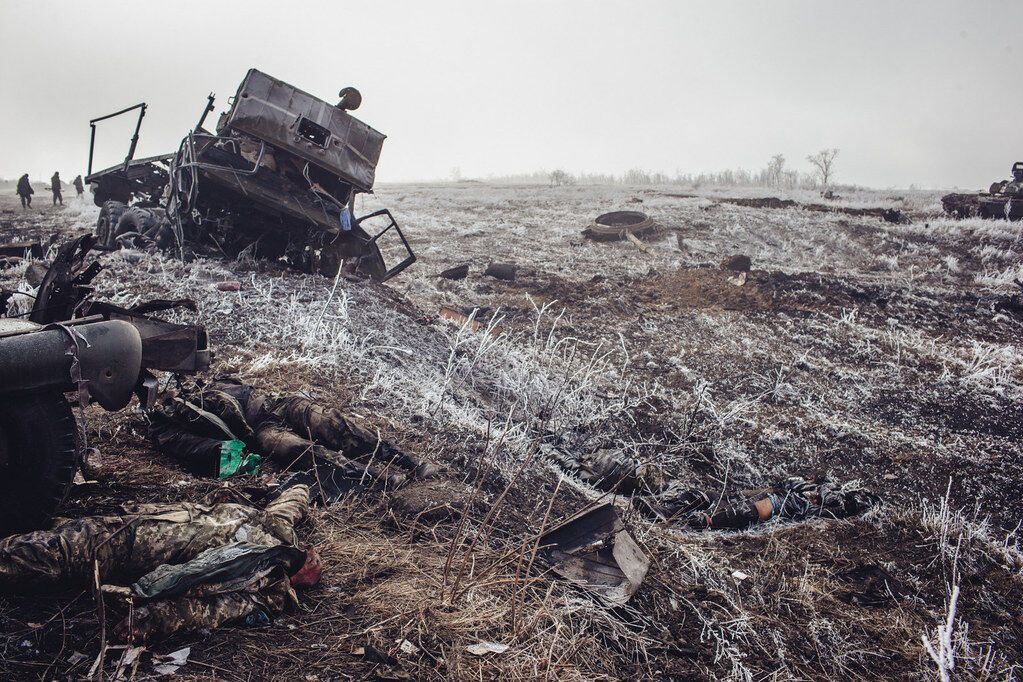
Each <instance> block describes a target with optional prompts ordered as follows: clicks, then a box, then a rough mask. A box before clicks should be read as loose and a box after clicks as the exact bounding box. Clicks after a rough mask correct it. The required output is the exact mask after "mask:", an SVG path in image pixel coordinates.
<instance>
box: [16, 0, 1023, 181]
mask: <svg viewBox="0 0 1023 682" xmlns="http://www.w3.org/2000/svg"><path fill="white" fill-rule="evenodd" d="M0 12H2V17H3V21H2V22H0V26H2V27H0V55H2V57H3V60H4V63H5V65H7V68H6V69H5V76H4V79H5V83H6V88H5V89H6V91H7V92H8V93H9V94H8V98H9V99H8V102H9V106H8V107H5V108H4V111H3V113H2V118H0V150H2V151H3V153H2V155H0V177H3V178H6V179H16V178H17V177H19V176H20V175H21V174H22V173H25V172H28V173H29V174H30V177H31V178H32V180H33V182H48V180H49V177H50V175H52V173H53V171H54V170H59V171H60V173H61V178H62V179H63V180H64V181H65V182H68V181H70V180H71V179H73V178H74V176H75V175H77V174H78V173H81V174H83V175H84V174H85V170H86V163H87V158H88V143H89V125H88V121H89V119H91V118H94V117H98V116H102V115H104V114H107V113H110V112H113V111H116V110H118V109H121V108H124V107H127V106H130V105H133V104H136V103H138V102H142V101H145V102H146V103H147V104H148V112H147V114H146V117H145V120H144V122H143V124H142V130H141V136H140V142H139V146H138V150H137V153H136V158H140V157H144V156H150V155H154V154H160V153H166V152H170V151H173V150H174V149H176V148H177V145H178V143H179V142H180V140H181V138H182V136H183V135H184V134H185V133H186V132H187V131H188V130H189V129H191V128H192V127H193V126H194V125H195V122H196V120H197V119H198V116H199V114H200V113H201V111H202V108H203V105H204V104H205V101H206V99H205V98H206V95H207V94H208V93H209V92H211V91H212V92H215V93H216V95H217V102H216V106H217V109H216V112H215V113H214V114H211V118H210V119H209V122H208V124H207V127H209V125H210V124H211V123H213V122H214V121H215V116H216V115H217V114H218V113H219V112H221V111H223V110H224V109H225V108H226V107H227V98H228V97H229V96H230V95H233V94H234V92H235V89H236V88H237V86H238V83H239V82H240V81H241V79H242V77H243V76H244V75H245V72H246V71H247V70H248V69H249V68H252V67H255V68H258V69H260V70H263V71H265V72H267V73H269V74H271V75H273V76H274V77H276V78H280V79H282V80H285V81H287V82H289V83H291V84H293V85H295V86H296V87H299V88H301V89H303V90H306V91H308V92H310V93H312V94H313V95H315V96H317V97H320V98H322V99H324V100H327V101H333V100H334V99H336V95H337V91H338V90H339V89H340V88H341V87H343V86H346V85H354V86H356V87H358V88H359V89H360V90H361V92H362V94H363V98H364V99H363V105H362V107H361V108H360V109H359V110H358V111H356V112H354V113H355V116H356V117H357V118H359V119H360V120H363V121H364V122H366V123H367V124H369V125H370V126H372V127H373V128H376V129H377V130H380V131H381V132H383V133H384V134H385V135H387V137H388V139H387V141H386V142H385V144H384V149H383V153H382V155H381V159H380V164H379V167H378V171H377V181H378V182H380V183H401V182H417V181H425V182H428V181H436V180H449V179H451V178H452V170H453V169H455V168H458V169H460V172H461V176H462V177H464V178H467V179H468V178H477V179H484V180H485V179H487V178H488V177H491V176H509V175H519V174H528V173H532V172H536V171H540V170H547V171H550V170H554V169H563V170H565V171H568V172H569V173H573V174H578V173H593V174H614V175H621V174H622V173H624V172H626V171H627V170H629V169H633V168H638V169H643V170H645V171H650V172H660V173H664V174H666V175H668V176H674V175H676V173H687V174H694V175H695V174H699V173H701V172H717V171H722V170H726V169H738V168H743V169H746V170H749V171H752V172H756V171H758V170H760V169H761V168H763V167H764V166H765V165H766V164H767V161H768V159H769V158H770V157H771V156H772V155H774V154H777V153H781V154H784V156H785V158H786V162H787V167H788V168H790V169H794V170H798V171H800V172H809V171H810V166H809V164H808V163H807V161H806V156H807V155H809V154H813V153H816V152H817V151H819V150H820V149H823V148H832V147H834V148H838V149H840V150H841V153H840V155H839V157H838V160H837V164H836V168H837V174H836V179H835V182H836V183H838V184H856V185H862V186H869V187H877V188H886V187H892V188H905V187H909V186H910V185H914V186H916V187H919V188H950V187H961V188H967V189H980V188H984V187H987V185H988V184H989V183H990V182H991V181H993V180H995V179H998V178H1004V177H1007V175H1008V169H1009V167H1010V165H1011V164H1012V163H1013V162H1014V161H1016V160H1019V159H1021V158H1023V133H1021V132H1020V131H1019V129H1018V127H1014V126H1012V125H1011V122H1012V121H1013V114H1015V113H1016V112H1018V111H1019V110H1020V109H1021V106H1023V89H1021V88H1019V87H1013V86H1012V85H1011V82H1009V81H1008V80H1007V79H1010V78H1011V73H1012V72H1013V69H1012V64H1013V63H1014V60H1018V58H1019V48H1016V47H1015V46H1014V44H1013V42H1014V39H1015V31H1016V26H1017V25H1018V23H1017V22H1018V20H1019V19H1023V7H1021V6H1019V5H1015V6H1004V5H996V4H994V3H959V2H940V3H923V2H911V3H900V4H899V5H896V6H891V5H889V4H886V3H880V2H867V3H859V4H856V5H846V4H841V5H840V4H838V3H827V4H823V3H813V2H783V3H771V4H760V3H729V4H728V5H727V6H721V5H717V4H708V3H694V4H681V3H669V2H645V3H629V4H626V3H620V2H596V3H578V2H565V3H558V4H556V5H555V4H544V3H539V2H524V3H515V4H509V3H498V4H488V5H485V6H483V5H477V4H473V3H465V2H451V3H443V4H441V5H439V6H435V7H434V6H431V7H427V6H425V5H411V6H409V5H402V4H398V3H382V4H380V5H376V6H373V7H372V8H371V7H369V6H365V5H347V4H346V5H335V4H331V3H312V4H303V5H302V6H301V8H298V7H290V6H289V7H288V8H282V7H281V6H280V5H275V4H274V3H267V2H257V3H244V4H242V3H226V4H222V5H219V6H217V7H212V8H210V7H207V6H205V5H203V4H200V3H182V4H179V5H178V6H176V7H175V8H174V9H173V10H169V11H168V10H166V9H164V8H163V7H157V6H156V5H149V4H138V5H136V4H131V3H126V2H105V1H104V2H94V3H89V4H63V3H58V4H57V5H56V6H54V7H50V6H46V7H43V6H38V5H27V4H21V3H17V4H16V3H7V4H4V5H3V6H2V8H0ZM992 12H997V13H998V16H999V17H1000V20H999V21H991V16H992ZM196 18H201V19H202V21H203V23H207V24H208V25H211V26H218V25H219V26H223V27H224V28H223V31H220V32H218V31H204V32H202V33H203V34H204V35H203V37H200V34H199V32H197V31H192V29H191V26H192V22H194V21H195V19H196ZM126 28H127V29H128V30H126ZM218 33H220V37H219V42H214V41H213V40H212V39H211V38H210V37H209V36H210V35H216V34H218ZM99 74H102V77H99ZM129 118H130V117H125V118H123V119H119V120H117V121H115V122H113V123H110V122H106V123H101V124H99V128H98V135H97V159H96V163H95V165H94V169H99V168H103V167H105V166H109V165H111V164H113V163H116V162H117V161H118V160H120V159H123V157H124V154H125V152H126V151H127V148H128V143H129V138H130V134H131V127H132V126H133V123H134V121H133V120H129Z"/></svg>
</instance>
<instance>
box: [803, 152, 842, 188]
mask: <svg viewBox="0 0 1023 682" xmlns="http://www.w3.org/2000/svg"><path fill="white" fill-rule="evenodd" d="M836 156H838V150H837V149H822V150H820V151H819V152H817V153H816V154H813V155H812V156H808V157H806V160H807V161H809V162H810V164H811V165H812V166H813V167H814V172H815V173H816V174H817V177H818V178H820V181H821V185H822V186H823V187H824V189H827V188H828V185H829V184H830V183H831V179H832V178H833V177H834V175H835V157H836Z"/></svg>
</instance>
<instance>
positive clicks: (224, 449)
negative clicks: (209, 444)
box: [217, 440, 263, 480]
mask: <svg viewBox="0 0 1023 682" xmlns="http://www.w3.org/2000/svg"><path fill="white" fill-rule="evenodd" d="M262 461H263V458H262V457H260V456H259V455H256V454H245V443H243V442H241V441H240V440H225V441H223V442H222V443H221V444H220V466H219V467H218V469H217V478H218V479H220V480H224V479H225V478H227V477H228V476H234V475H235V474H252V475H253V476H256V475H258V474H259V465H260V463H261V462H262Z"/></svg>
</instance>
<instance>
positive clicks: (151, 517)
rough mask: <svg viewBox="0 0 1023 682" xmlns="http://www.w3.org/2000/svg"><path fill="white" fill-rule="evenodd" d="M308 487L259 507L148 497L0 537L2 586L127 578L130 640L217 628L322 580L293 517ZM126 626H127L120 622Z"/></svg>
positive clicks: (277, 605) (281, 604)
mask: <svg viewBox="0 0 1023 682" xmlns="http://www.w3.org/2000/svg"><path fill="white" fill-rule="evenodd" d="M308 509H309V489H308V487H306V486H304V485H295V486H293V487H290V488H287V489H286V490H284V491H283V492H282V493H281V494H280V495H279V496H278V497H277V498H276V499H274V500H273V501H271V502H270V503H269V504H267V505H266V507H265V508H264V509H258V508H256V507H252V506H249V505H245V504H237V503H221V504H214V505H209V506H207V505H201V504H192V503H187V502H186V503H175V504H144V505H137V506H133V507H128V508H126V509H125V513H124V514H123V515H121V516H92V517H85V518H81V519H74V520H68V521H64V522H63V523H59V524H58V525H57V526H55V527H54V528H53V529H52V530H45V531H35V532H32V533H26V534H24V535H16V536H12V537H9V538H6V539H4V540H3V541H0V593H8V594H10V593H12V592H15V591H21V590H26V589H28V590H33V589H35V590H38V589H70V588H84V587H88V586H89V585H91V584H92V582H93V576H94V570H98V572H99V577H100V580H101V581H102V582H103V583H106V584H114V585H128V584H132V590H131V596H132V598H133V601H134V602H135V603H136V604H138V603H140V602H141V604H142V605H141V607H139V606H136V608H135V611H134V614H133V619H132V621H133V625H132V630H131V632H130V633H128V632H127V631H124V634H125V635H130V637H131V638H132V639H133V641H141V640H146V639H149V638H151V637H163V636H167V635H170V634H172V633H174V632H178V631H182V630H196V629H199V628H215V627H218V626H220V625H222V624H223V623H225V622H228V621H232V620H236V619H239V618H243V617H245V616H246V615H248V614H250V613H253V612H256V611H260V610H262V611H264V612H266V613H268V614H275V613H279V612H281V611H283V610H284V609H285V608H286V607H288V606H289V605H291V604H295V603H296V596H295V593H294V591H293V589H292V582H293V581H295V578H294V576H296V575H297V576H301V577H300V579H299V580H298V581H296V582H305V584H309V575H310V572H311V573H312V574H313V581H315V578H318V564H319V560H318V557H317V555H316V552H315V550H313V549H312V548H309V549H305V550H302V549H299V548H298V542H297V537H296V535H295V525H296V524H297V523H298V522H299V521H301V520H302V519H303V518H304V517H305V515H306V513H307V511H308ZM122 631H123V628H122Z"/></svg>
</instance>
